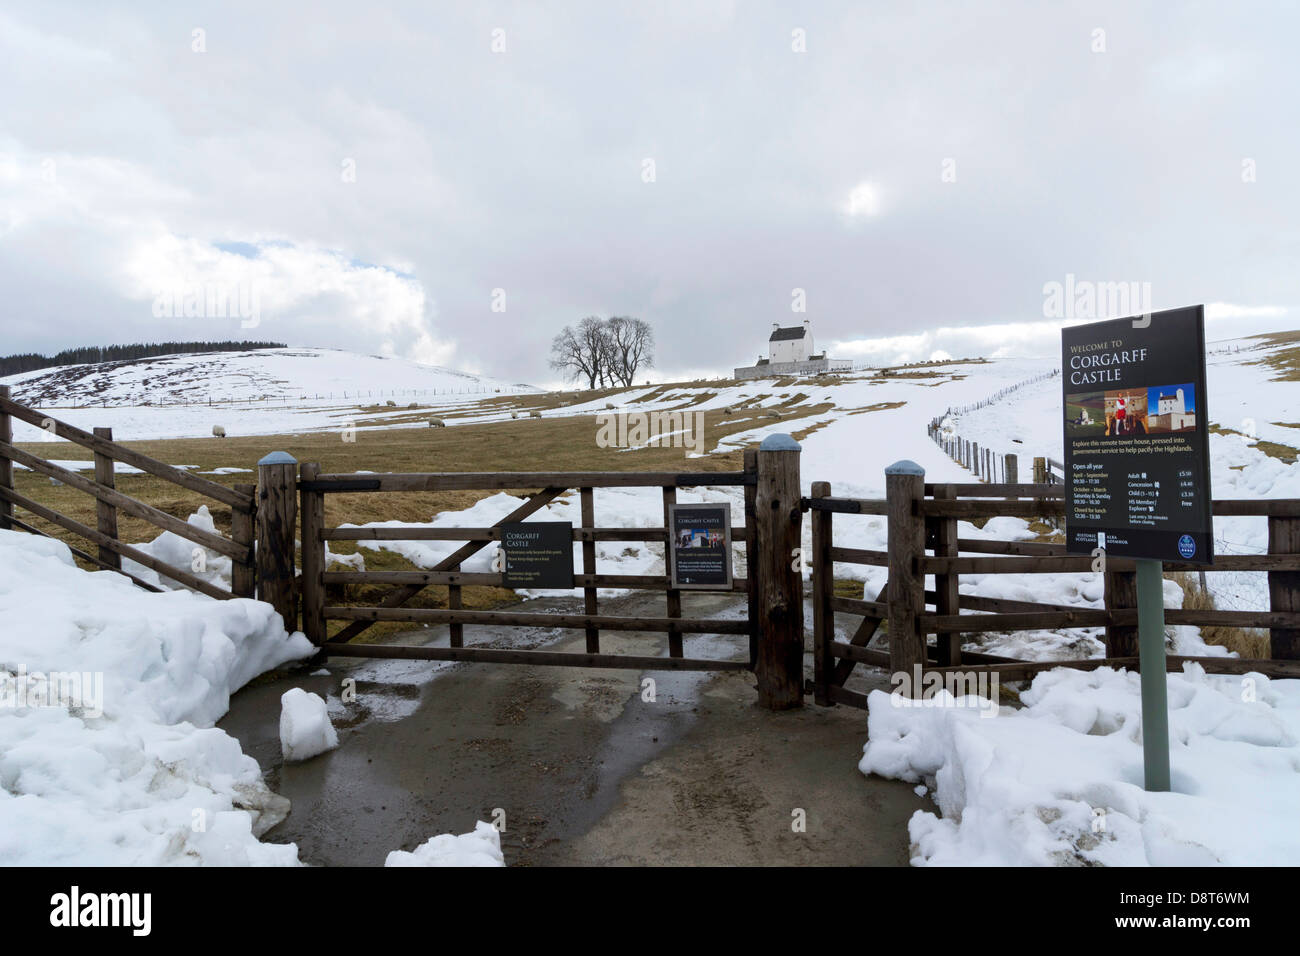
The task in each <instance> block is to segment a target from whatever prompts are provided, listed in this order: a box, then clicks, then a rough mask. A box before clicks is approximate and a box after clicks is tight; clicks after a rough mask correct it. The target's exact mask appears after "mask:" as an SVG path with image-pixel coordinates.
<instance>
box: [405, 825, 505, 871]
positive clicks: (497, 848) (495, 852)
mask: <svg viewBox="0 0 1300 956" xmlns="http://www.w3.org/2000/svg"><path fill="white" fill-rule="evenodd" d="M505 865H506V860H505V857H504V856H503V855H502V853H501V834H500V833H498V832H497V828H496V827H494V826H493V825H492V824H490V823H485V822H484V821H482V820H480V821H479V822H478V823H476V824H475V825H474V832H472V833H462V834H460V835H459V836H457V835H453V834H451V833H442V834H439V835H438V836H435V837H430V838H429V840H428V842H426V843H422V844H420V845H419V846H417V847H416V848H415V849H414V850H413V851H411V852H410V853H407V852H406V851H405V850H394V851H393V852H392V853H389V854H388V857H387V858H386V859H385V860H384V866H505Z"/></svg>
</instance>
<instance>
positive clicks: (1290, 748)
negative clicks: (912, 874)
mask: <svg viewBox="0 0 1300 956" xmlns="http://www.w3.org/2000/svg"><path fill="white" fill-rule="evenodd" d="M940 700H941V702H942V703H944V704H946V705H947V706H930V707H908V706H894V702H893V701H892V700H891V698H890V696H889V695H888V694H886V693H884V692H882V691H875V692H873V693H872V694H871V699H870V710H869V716H868V733H869V737H870V740H869V742H868V743H867V745H866V747H865V748H864V752H863V757H862V760H861V763H860V765H859V769H860V770H861V771H862V772H863V773H868V774H870V773H875V774H879V775H881V776H884V777H888V778H891V779H898V780H905V781H907V782H909V783H924V784H925V785H926V786H928V787H929V788H930V789H931V790H932V797H933V799H934V801H935V803H936V805H937V809H938V811H939V814H941V815H939V814H936V813H930V812H926V811H917V812H916V814H915V815H914V816H913V817H912V819H911V821H910V823H909V826H908V834H909V837H910V842H911V844H912V862H913V864H916V865H930V866H1062V865H1064V866H1078V865H1099V864H1100V865H1105V866H1204V865H1216V864H1222V865H1228V866H1295V865H1297V864H1300V825H1298V824H1297V821H1296V815H1295V806H1296V804H1297V801H1300V681H1295V680H1274V681H1270V680H1269V679H1268V678H1266V677H1264V676H1262V675H1259V674H1250V675H1245V676H1238V675H1232V676H1215V675H1207V674H1205V673H1204V672H1203V671H1202V670H1201V669H1200V668H1199V667H1197V666H1195V665H1188V666H1187V667H1186V668H1185V669H1184V672H1183V673H1181V674H1170V675H1169V707H1170V716H1169V723H1170V739H1171V767H1172V779H1173V789H1172V792H1170V793H1148V792H1146V791H1145V790H1144V789H1143V787H1142V774H1143V770H1142V741H1141V732H1140V717H1141V695H1140V676H1139V675H1138V674H1135V673H1130V672H1128V671H1118V672H1117V671H1114V670H1111V669H1110V668H1101V669H1099V670H1096V671H1088V672H1084V671H1074V670H1065V669H1059V670H1055V671H1048V672H1045V673H1043V674H1040V675H1038V677H1037V678H1035V680H1034V682H1033V685H1032V687H1031V688H1030V689H1029V690H1027V691H1025V692H1024V693H1023V694H1022V695H1021V700H1022V702H1023V703H1024V704H1025V707H1024V708H1023V709H1021V710H1013V709H1011V708H1008V707H1003V708H1001V712H1000V713H999V714H998V716H996V717H993V718H988V719H986V718H984V717H981V716H980V714H981V713H983V712H984V711H983V710H982V709H980V708H978V707H975V706H964V707H958V706H953V704H955V703H956V701H955V700H954V698H952V697H951V696H950V695H947V693H946V692H941V699H940ZM937 702H938V701H937ZM968 703H970V704H973V703H974V701H969V702H968Z"/></svg>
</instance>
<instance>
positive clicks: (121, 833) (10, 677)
mask: <svg viewBox="0 0 1300 956" xmlns="http://www.w3.org/2000/svg"><path fill="white" fill-rule="evenodd" d="M0 618H3V620H4V621H5V622H6V626H5V628H4V629H3V630H0V864H4V865H32V866H43V865H78V866H86V865H97V866H98V865H172V864H208V865H243V864H256V865H292V864H295V863H297V849H296V847H294V846H293V845H292V844H290V845H275V844H264V843H261V842H259V841H258V839H257V835H259V834H261V833H264V832H265V831H266V830H267V829H268V828H269V827H271V826H273V825H274V824H275V823H277V822H278V821H279V820H280V819H282V817H283V814H284V813H285V812H286V809H287V807H286V806H285V803H286V802H285V801H284V800H283V799H282V798H280V797H278V796H276V795H275V794H273V793H271V791H269V790H268V789H267V788H266V786H265V785H264V784H263V782H262V775H261V770H260V769H259V768H258V765H257V762H256V761H254V760H253V759H252V758H251V757H248V756H245V755H244V753H243V752H242V750H241V749H240V746H239V743H238V742H237V741H235V740H234V739H233V738H231V737H229V736H228V735H227V734H226V733H225V732H224V731H222V730H218V729H216V728H214V727H213V724H214V723H215V722H216V721H217V720H218V719H219V718H220V717H221V716H222V715H223V714H224V713H225V712H226V710H227V708H228V706H229V701H230V695H231V694H232V693H233V692H234V691H235V690H237V689H238V688H240V687H242V686H243V685H244V684H246V683H247V682H248V681H250V680H252V679H253V678H254V677H256V676H257V675H258V674H260V673H263V672H264V671H267V670H269V669H271V668H274V667H277V666H279V665H281V664H284V663H286V662H288V661H291V660H296V659H299V658H303V657H306V656H309V655H310V654H311V653H312V650H313V649H312V645H311V644H310V643H309V642H308V641H307V639H306V638H305V637H303V635H302V634H300V633H297V634H288V633H286V632H285V630H284V627H283V625H282V623H281V621H280V618H279V616H278V615H277V614H276V613H275V612H274V611H273V610H272V609H271V607H270V605H267V604H262V603H259V602H256V601H251V600H232V601H215V600H212V599H210V598H207V597H204V596H202V595H198V594H194V593H191V592H188V591H169V592H166V593H163V594H154V593H150V592H147V591H144V590H141V589H139V588H137V587H136V586H135V585H133V584H132V583H131V582H130V581H129V580H127V579H126V578H125V577H122V576H121V575H117V574H114V573H112V572H108V571H102V572H93V573H92V572H86V571H82V570H80V569H78V568H77V567H76V566H75V564H74V563H73V561H72V556H71V554H70V552H69V551H68V549H67V547H66V546H65V545H64V544H62V543H61V542H58V541H54V540H51V539H46V538H38V537H35V536H32V535H28V534H22V533H19V532H13V531H0Z"/></svg>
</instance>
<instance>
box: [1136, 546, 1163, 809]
mask: <svg viewBox="0 0 1300 956" xmlns="http://www.w3.org/2000/svg"><path fill="white" fill-rule="evenodd" d="M1164 587H1165V582H1164V572H1163V565H1162V564H1161V562H1159V561H1156V560H1153V559H1151V558H1139V559H1138V560H1137V592H1138V593H1137V600H1138V655H1139V661H1140V664H1141V668H1142V766H1143V771H1144V774H1145V777H1144V779H1145V782H1146V789H1147V790H1150V791H1154V792H1159V793H1165V792H1167V791H1168V790H1169V689H1168V686H1167V684H1166V682H1165V681H1166V679H1165V594H1164Z"/></svg>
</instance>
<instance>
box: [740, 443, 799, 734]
mask: <svg viewBox="0 0 1300 956" xmlns="http://www.w3.org/2000/svg"><path fill="white" fill-rule="evenodd" d="M800 450H801V449H800V448H799V443H798V442H796V441H795V440H794V439H793V438H791V437H790V436H789V435H769V436H767V437H766V438H764V439H763V442H762V444H761V445H759V446H758V488H757V493H756V494H755V498H754V521H755V528H754V531H755V537H756V540H757V548H756V549H755V551H756V553H755V555H754V557H755V558H756V559H757V560H756V562H755V563H756V567H753V568H751V574H752V573H754V572H755V571H756V572H757V575H756V577H757V580H756V581H754V582H753V583H752V584H751V585H750V586H751V587H756V588H757V589H758V590H757V598H758V607H757V611H758V615H759V618H758V620H759V622H760V623H759V626H760V629H761V630H760V637H759V642H758V661H757V668H756V670H757V675H756V676H757V677H758V702H759V704H760V705H762V706H764V707H767V708H769V709H770V710H787V709H789V708H792V707H802V706H803V649H804V641H803V574H802V572H801V571H800V570H799V568H800V565H801V564H802V561H801V560H800V557H799V555H798V554H796V551H797V549H798V548H799V547H800V538H801V533H802V530H803V513H802V511H801V510H800V501H799V498H800V495H799V452H800Z"/></svg>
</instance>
